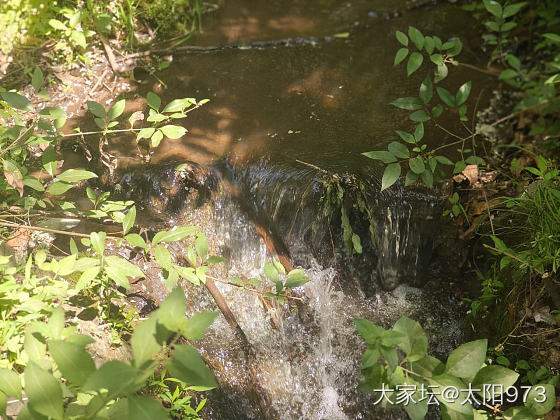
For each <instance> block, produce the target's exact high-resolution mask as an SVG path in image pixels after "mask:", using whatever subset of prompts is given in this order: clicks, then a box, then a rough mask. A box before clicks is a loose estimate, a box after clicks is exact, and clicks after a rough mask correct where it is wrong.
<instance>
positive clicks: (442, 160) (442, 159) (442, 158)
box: [435, 156, 453, 166]
mask: <svg viewBox="0 0 560 420" xmlns="http://www.w3.org/2000/svg"><path fill="white" fill-rule="evenodd" d="M435 159H436V160H437V161H438V162H439V163H441V164H442V165H448V166H452V165H453V162H451V160H449V159H448V158H446V157H445V156H436V157H435Z"/></svg>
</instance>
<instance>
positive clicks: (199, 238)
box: [194, 232, 208, 261]
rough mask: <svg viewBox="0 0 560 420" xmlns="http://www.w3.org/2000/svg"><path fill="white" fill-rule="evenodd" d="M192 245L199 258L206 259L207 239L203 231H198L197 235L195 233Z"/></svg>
mask: <svg viewBox="0 0 560 420" xmlns="http://www.w3.org/2000/svg"><path fill="white" fill-rule="evenodd" d="M194 247H195V249H196V253H197V254H198V256H199V257H200V259H201V260H202V261H204V260H206V255H207V254H208V241H207V239H206V235H205V234H204V233H203V232H200V233H199V234H198V235H196V239H195V240H194Z"/></svg>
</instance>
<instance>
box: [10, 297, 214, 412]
mask: <svg viewBox="0 0 560 420" xmlns="http://www.w3.org/2000/svg"><path fill="white" fill-rule="evenodd" d="M58 311H59V312H58V313H59V314H61V316H58V317H56V318H54V317H51V320H50V321H49V323H48V324H47V327H50V328H42V329H41V328H39V327H37V328H35V330H34V332H33V339H34V340H37V342H38V343H41V346H40V351H35V352H32V351H28V350H27V348H26V352H27V353H26V354H27V357H28V358H29V360H28V361H27V363H26V366H25V369H24V371H23V375H21V374H18V373H16V372H15V371H12V370H8V369H6V368H1V369H0V377H1V378H2V379H3V381H2V385H1V386H0V393H1V394H2V395H3V396H4V397H15V398H17V399H20V400H21V399H22V392H25V395H26V397H27V398H26V400H25V405H24V407H23V409H22V411H21V413H20V414H19V416H18V418H20V417H23V418H31V419H40V418H44V417H43V416H47V417H50V418H53V419H62V418H79V419H89V418H109V419H110V418H114V419H123V418H124V419H128V418H130V419H137V418H144V417H145V416H146V415H149V416H150V417H149V418H161V419H165V418H169V413H170V412H178V411H179V412H184V413H188V414H189V415H191V414H193V415H194V417H191V418H197V417H196V413H197V412H198V411H200V409H201V408H202V406H199V407H198V408H197V410H192V409H190V404H189V403H190V400H189V399H183V400H182V401H181V402H178V397H177V395H175V396H174V395H170V397H171V398H170V400H171V401H172V402H174V404H175V405H174V406H172V407H171V409H169V408H164V406H162V405H161V404H160V403H158V402H157V401H154V400H152V399H150V398H148V397H141V396H138V395H137V393H138V392H139V391H140V390H141V389H142V387H144V385H145V384H146V381H147V379H148V378H149V377H151V376H153V375H154V372H155V371H156V369H169V370H171V371H173V373H174V375H175V378H176V379H175V380H176V381H178V382H179V383H180V384H181V387H182V389H186V388H188V387H187V384H190V385H194V386H195V387H196V388H188V389H196V390H208V389H212V388H214V387H216V386H217V384H216V381H215V379H214V376H213V375H212V373H211V371H210V370H209V369H208V368H207V367H206V365H205V364H204V361H203V359H202V358H201V356H200V355H199V354H198V352H197V351H196V350H194V349H193V348H192V347H190V346H187V345H176V344H175V343H176V342H177V340H178V339H179V337H180V336H181V335H182V334H184V333H185V331H186V326H187V324H188V321H189V319H187V318H185V295H184V293H183V291H182V290H181V289H175V290H174V291H173V292H172V293H171V294H170V295H169V297H168V298H167V299H166V300H165V301H164V302H162V304H161V306H160V308H159V309H158V310H156V311H155V312H154V313H153V314H152V315H151V316H150V318H149V319H147V320H145V321H143V322H142V323H141V324H140V326H139V327H138V328H136V329H135V331H134V333H133V335H132V339H131V343H132V349H133V352H134V358H133V359H132V360H130V361H126V362H125V361H117V360H111V361H108V362H105V363H104V364H102V365H101V366H100V367H99V368H96V367H95V364H94V361H93V359H92V357H91V356H90V354H89V353H88V352H87V350H86V348H85V346H86V345H87V344H89V343H91V341H92V340H91V339H90V338H89V337H87V336H82V335H80V334H76V333H75V332H74V330H73V329H71V328H64V323H65V321H64V312H63V311H62V309H60V308H59V309H58ZM191 319H192V318H191ZM53 320H55V321H54V322H53ZM170 320H174V321H173V322H172V323H170V322H169V321H170ZM210 322H211V321H210ZM40 325H45V324H40ZM208 325H209V323H206V324H205V325H204V326H203V327H201V332H202V331H203V330H205V329H206V328H207V327H208ZM28 337H29V336H28ZM26 340H27V338H26ZM169 340H171V342H170V341H169ZM45 356H48V358H47V359H45ZM22 379H23V381H22ZM22 382H23V383H24V384H25V385H24V386H23V385H22ZM5 408H6V407H5V406H4V407H1V408H0V409H1V412H0V414H2V415H5ZM140 413H142V414H140Z"/></svg>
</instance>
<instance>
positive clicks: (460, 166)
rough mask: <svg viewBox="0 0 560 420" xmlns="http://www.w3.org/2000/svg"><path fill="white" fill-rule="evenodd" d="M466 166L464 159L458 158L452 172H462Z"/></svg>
mask: <svg viewBox="0 0 560 420" xmlns="http://www.w3.org/2000/svg"><path fill="white" fill-rule="evenodd" d="M466 167H467V164H466V162H465V161H464V160H460V161H458V162H455V167H454V168H453V173H454V174H460V173H461V172H463V171H464V170H465V168H466Z"/></svg>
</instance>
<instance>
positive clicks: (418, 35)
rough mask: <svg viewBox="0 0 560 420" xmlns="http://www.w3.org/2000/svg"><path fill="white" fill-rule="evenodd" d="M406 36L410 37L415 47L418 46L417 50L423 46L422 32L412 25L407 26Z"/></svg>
mask: <svg viewBox="0 0 560 420" xmlns="http://www.w3.org/2000/svg"><path fill="white" fill-rule="evenodd" d="M408 36H409V37H410V39H411V40H412V42H413V43H414V45H415V47H416V48H418V49H419V50H421V49H422V47H423V46H424V36H423V35H422V32H420V31H419V30H418V29H416V28H415V27H414V26H409V27H408Z"/></svg>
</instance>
